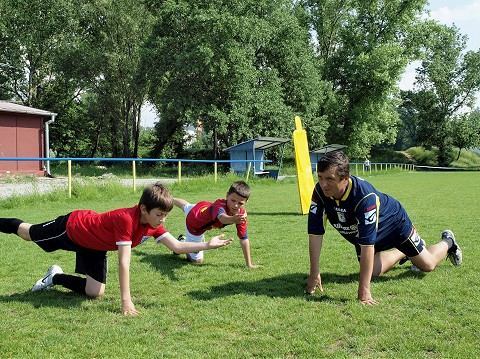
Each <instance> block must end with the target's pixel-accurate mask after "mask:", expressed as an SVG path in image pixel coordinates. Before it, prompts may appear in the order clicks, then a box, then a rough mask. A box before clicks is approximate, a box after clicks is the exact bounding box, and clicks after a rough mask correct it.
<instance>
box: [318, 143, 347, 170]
mask: <svg viewBox="0 0 480 359" xmlns="http://www.w3.org/2000/svg"><path fill="white" fill-rule="evenodd" d="M345 147H347V146H345V145H338V144H336V143H332V144H331V145H326V146H324V147H322V148H319V149H318V150H313V151H310V163H311V164H312V171H313V172H317V162H318V160H319V159H320V158H322V156H323V155H325V154H327V153H329V152H333V151H338V150H342V149H344V148H345Z"/></svg>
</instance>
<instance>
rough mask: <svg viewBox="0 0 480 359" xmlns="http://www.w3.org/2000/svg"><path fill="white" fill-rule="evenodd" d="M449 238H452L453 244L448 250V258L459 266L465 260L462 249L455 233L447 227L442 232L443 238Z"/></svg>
mask: <svg viewBox="0 0 480 359" xmlns="http://www.w3.org/2000/svg"><path fill="white" fill-rule="evenodd" d="M447 238H448V239H451V240H452V246H451V247H450V249H449V250H448V254H447V258H448V259H450V262H452V264H453V265H454V266H456V267H457V266H459V265H461V264H462V261H463V255H462V250H461V249H460V246H459V245H458V243H457V241H456V240H455V235H454V234H453V232H452V231H451V230H449V229H446V230H444V231H443V232H442V239H443V240H445V239H447Z"/></svg>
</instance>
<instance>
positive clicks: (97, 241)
mask: <svg viewBox="0 0 480 359" xmlns="http://www.w3.org/2000/svg"><path fill="white" fill-rule="evenodd" d="M167 233H168V232H167V230H166V229H165V228H164V227H163V226H162V225H160V226H158V227H156V228H153V227H151V226H150V225H148V224H142V223H140V208H139V207H138V205H137V206H134V207H131V208H120V209H115V210H113V211H109V212H105V213H97V212H95V211H91V210H77V211H73V212H72V213H71V214H70V217H69V218H68V221H67V234H68V237H69V238H70V239H71V240H72V241H73V242H74V243H76V244H78V245H80V246H82V247H84V248H88V249H94V250H98V251H114V250H117V248H118V246H121V245H131V246H132V248H133V247H136V246H138V245H139V244H140V243H143V242H144V241H145V240H147V239H148V238H150V237H155V238H157V241H158V240H161V238H163V237H164V236H165V235H166V234H167Z"/></svg>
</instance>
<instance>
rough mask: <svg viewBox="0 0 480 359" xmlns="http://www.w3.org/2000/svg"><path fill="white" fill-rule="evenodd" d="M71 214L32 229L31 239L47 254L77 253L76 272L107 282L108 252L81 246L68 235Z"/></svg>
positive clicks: (35, 225)
mask: <svg viewBox="0 0 480 359" xmlns="http://www.w3.org/2000/svg"><path fill="white" fill-rule="evenodd" d="M69 216H70V213H69V214H67V215H65V216H60V217H57V218H56V219H54V220H52V221H48V222H45V223H40V224H34V225H32V226H31V227H30V238H31V239H32V241H33V242H35V243H36V244H37V245H38V246H39V247H40V248H42V249H43V250H44V251H45V252H53V251H56V250H59V249H63V250H65V251H71V252H75V253H76V263H75V272H76V273H79V274H85V275H88V276H90V277H92V278H93V279H95V280H96V281H98V282H101V283H106V282H107V252H106V251H97V250H93V249H88V248H84V247H81V246H79V245H78V244H76V243H74V242H73V241H72V240H71V239H70V238H69V237H68V235H67V221H68V217H69Z"/></svg>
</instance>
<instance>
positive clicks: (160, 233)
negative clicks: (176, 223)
mask: <svg viewBox="0 0 480 359" xmlns="http://www.w3.org/2000/svg"><path fill="white" fill-rule="evenodd" d="M168 233H169V232H168V231H167V229H166V228H165V227H163V226H158V227H157V228H155V231H154V232H153V233H152V237H153V238H155V242H156V243H159V242H160V241H161V240H162V239H164V238H165V237H166V236H167V235H168Z"/></svg>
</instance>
